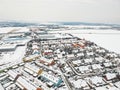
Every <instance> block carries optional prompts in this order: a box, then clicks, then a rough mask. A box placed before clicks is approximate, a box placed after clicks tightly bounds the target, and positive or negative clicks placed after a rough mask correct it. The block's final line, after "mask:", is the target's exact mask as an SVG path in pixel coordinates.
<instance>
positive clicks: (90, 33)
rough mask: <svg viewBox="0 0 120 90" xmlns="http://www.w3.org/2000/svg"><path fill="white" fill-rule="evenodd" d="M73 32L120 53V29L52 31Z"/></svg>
mask: <svg viewBox="0 0 120 90" xmlns="http://www.w3.org/2000/svg"><path fill="white" fill-rule="evenodd" d="M58 32H59V33H71V34H72V35H74V36H77V37H79V38H84V39H86V40H90V41H92V42H94V43H96V44H98V45H99V46H101V47H103V48H106V49H108V50H110V51H113V52H116V53H119V54H120V31H118V30H90V29H89V30H61V31H58V30H57V31H51V32H50V33H58Z"/></svg>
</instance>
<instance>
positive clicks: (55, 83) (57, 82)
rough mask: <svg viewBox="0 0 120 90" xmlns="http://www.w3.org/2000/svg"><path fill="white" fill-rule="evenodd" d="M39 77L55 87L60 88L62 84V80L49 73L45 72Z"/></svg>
mask: <svg viewBox="0 0 120 90" xmlns="http://www.w3.org/2000/svg"><path fill="white" fill-rule="evenodd" d="M39 77H42V78H44V79H47V80H48V81H50V82H52V83H53V86H55V87H58V86H59V85H60V84H61V83H62V79H61V78H59V77H57V76H55V75H53V74H49V73H48V72H45V71H43V72H42V73H41V74H40V76H39Z"/></svg>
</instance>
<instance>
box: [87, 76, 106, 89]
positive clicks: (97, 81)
mask: <svg viewBox="0 0 120 90" xmlns="http://www.w3.org/2000/svg"><path fill="white" fill-rule="evenodd" d="M89 83H91V84H92V85H93V86H95V87H96V86H100V85H104V84H105V82H104V81H103V79H102V77H99V76H93V77H90V78H89Z"/></svg>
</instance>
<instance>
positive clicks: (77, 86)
mask: <svg viewBox="0 0 120 90" xmlns="http://www.w3.org/2000/svg"><path fill="white" fill-rule="evenodd" d="M73 86H74V88H75V90H76V89H77V90H81V88H83V89H87V90H89V89H90V87H89V86H88V84H87V83H86V81H85V80H82V79H78V80H76V81H73Z"/></svg>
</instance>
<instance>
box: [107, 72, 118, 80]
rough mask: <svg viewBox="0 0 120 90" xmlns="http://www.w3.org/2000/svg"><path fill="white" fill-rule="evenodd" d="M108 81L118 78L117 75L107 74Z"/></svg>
mask: <svg viewBox="0 0 120 90" xmlns="http://www.w3.org/2000/svg"><path fill="white" fill-rule="evenodd" d="M105 76H106V78H107V80H111V79H114V78H116V74H115V73H107V74H105Z"/></svg>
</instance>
